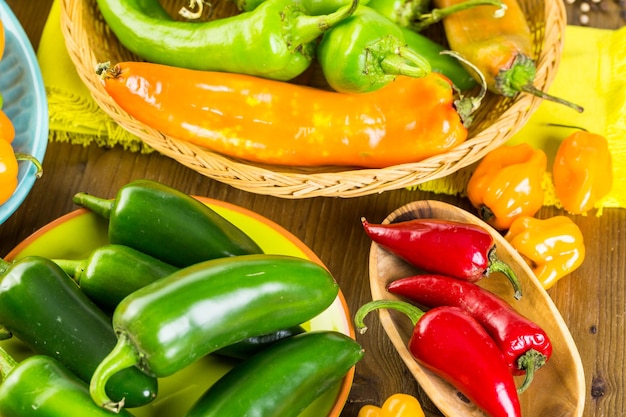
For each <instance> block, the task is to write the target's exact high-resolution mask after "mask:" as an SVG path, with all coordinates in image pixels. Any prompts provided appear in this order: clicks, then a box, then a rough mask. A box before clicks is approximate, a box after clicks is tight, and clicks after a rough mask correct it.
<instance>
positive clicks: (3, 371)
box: [0, 347, 18, 381]
mask: <svg viewBox="0 0 626 417" xmlns="http://www.w3.org/2000/svg"><path fill="white" fill-rule="evenodd" d="M17 365H18V364H17V361H16V360H15V359H13V357H11V355H9V353H8V352H7V351H6V350H4V349H3V348H1V347H0V375H1V376H2V380H3V381H4V380H5V379H6V377H7V376H8V375H9V374H10V373H11V371H12V370H13V368H15V367H16V366H17Z"/></svg>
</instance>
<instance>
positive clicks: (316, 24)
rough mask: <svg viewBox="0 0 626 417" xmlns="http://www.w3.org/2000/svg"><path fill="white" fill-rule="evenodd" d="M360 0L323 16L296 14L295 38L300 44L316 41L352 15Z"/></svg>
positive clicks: (354, 0)
mask: <svg viewBox="0 0 626 417" xmlns="http://www.w3.org/2000/svg"><path fill="white" fill-rule="evenodd" d="M358 5H359V0H352V3H351V4H349V5H347V6H343V7H340V8H339V9H337V11H335V12H333V13H329V14H327V15H323V16H310V15H307V14H300V15H298V16H296V18H295V19H294V22H293V23H294V24H293V33H294V38H296V39H298V40H299V41H298V42H297V43H298V44H305V43H309V42H312V41H314V40H315V39H317V38H318V37H319V36H320V35H321V34H322V33H324V32H326V31H327V30H329V29H330V28H332V27H333V26H335V25H336V24H337V23H339V22H341V21H342V20H344V19H346V18H348V17H350V16H352V14H353V13H354V12H355V10H356V9H357V6H358Z"/></svg>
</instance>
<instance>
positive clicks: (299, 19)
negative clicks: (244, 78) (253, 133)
mask: <svg viewBox="0 0 626 417" xmlns="http://www.w3.org/2000/svg"><path fill="white" fill-rule="evenodd" d="M353 1H354V5H348V6H345V7H342V8H340V9H338V10H333V12H332V13H330V14H327V15H324V16H309V15H307V14H305V10H304V9H303V8H302V7H301V6H300V4H299V3H298V2H293V1H291V0H267V1H265V2H263V4H261V5H260V6H259V7H257V8H256V9H254V10H253V11H250V12H244V13H240V14H237V15H233V16H229V17H223V18H220V19H214V20H211V21H207V22H202V23H194V22H181V21H177V20H174V19H172V18H170V17H169V16H168V15H167V13H166V12H165V10H162V9H163V8H162V6H161V5H160V3H159V1H158V0H98V6H99V7H100V11H101V12H102V15H103V17H104V19H105V21H106V22H107V24H108V25H109V27H110V28H111V30H112V31H113V33H115V35H116V36H117V38H118V39H119V40H120V42H121V43H122V45H124V46H125V47H126V48H127V49H129V50H130V51H131V52H133V53H135V54H136V55H138V56H140V57H141V58H143V59H144V60H147V61H150V62H155V63H159V64H165V65H172V66H177V67H184V68H190V69H198V70H205V71H222V72H234V73H240V74H249V75H255V76H260V77H265V78H271V79H275V80H281V81H286V80H290V79H292V78H294V77H296V76H298V75H299V74H301V73H302V72H304V70H306V69H307V68H308V67H309V66H310V64H311V62H312V60H313V58H314V57H315V42H316V40H317V38H318V37H319V36H321V34H322V33H323V32H324V31H326V30H328V29H329V28H330V27H332V26H333V25H335V24H336V23H338V22H340V21H341V20H342V19H344V18H346V17H348V16H349V15H350V14H352V12H353V11H354V7H355V6H356V3H357V0H353Z"/></svg>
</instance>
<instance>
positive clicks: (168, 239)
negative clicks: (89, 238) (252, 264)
mask: <svg viewBox="0 0 626 417" xmlns="http://www.w3.org/2000/svg"><path fill="white" fill-rule="evenodd" d="M74 203H75V204H77V205H79V206H82V207H85V208H87V209H90V210H91V211H93V212H94V213H96V214H98V215H100V216H102V217H104V218H107V219H109V227H108V236H109V242H110V243H113V244H119V245H126V246H129V247H132V248H134V249H136V250H138V251H140V252H143V253H145V254H148V255H150V256H153V257H155V258H157V259H160V260H161V261H163V262H165V263H168V264H170V265H174V266H177V267H186V266H189V265H192V264H195V263H198V262H202V261H206V260H208V259H214V258H221V257H227V256H238V255H247V254H252V253H262V252H263V251H262V249H261V248H260V247H259V246H258V245H257V244H256V242H254V240H252V239H251V238H250V237H249V236H248V235H247V234H246V233H244V232H243V231H242V230H241V229H239V228H238V227H236V226H235V225H234V224H232V223H231V222H229V221H228V220H227V219H225V218H224V217H222V216H220V215H219V214H218V213H216V212H215V211H214V210H212V209H211V208H209V207H208V206H207V205H206V204H203V203H201V202H200V201H198V200H196V199H195V198H193V197H191V196H189V195H187V194H185V193H182V192H180V191H178V190H175V189H173V188H171V187H168V186H166V185H164V184H161V183H158V182H156V181H151V180H135V181H133V182H130V183H128V184H126V185H125V186H123V187H122V188H120V189H119V191H118V193H117V195H116V197H115V199H114V200H107V199H103V198H99V197H95V196H92V195H89V194H86V193H77V194H76V195H75V196H74Z"/></svg>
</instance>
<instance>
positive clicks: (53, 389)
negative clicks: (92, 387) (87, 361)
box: [0, 348, 132, 417]
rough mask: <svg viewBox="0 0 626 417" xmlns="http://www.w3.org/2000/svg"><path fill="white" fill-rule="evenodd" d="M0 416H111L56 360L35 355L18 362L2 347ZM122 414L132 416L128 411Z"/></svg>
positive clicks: (0, 351) (82, 384)
mask: <svg viewBox="0 0 626 417" xmlns="http://www.w3.org/2000/svg"><path fill="white" fill-rule="evenodd" d="M0 374H1V375H2V383H1V384H0V416H4V417H16V416H19V417H111V416H112V415H113V414H112V413H111V412H109V411H107V410H104V409H102V408H100V407H98V406H97V405H96V404H95V403H94V402H93V400H92V399H91V397H90V396H89V389H88V388H87V384H86V383H85V382H84V381H81V380H80V379H78V378H77V377H76V375H74V374H73V373H72V372H71V371H70V370H68V369H67V368H66V367H65V366H63V365H62V364H61V363H60V362H58V361H57V360H56V359H54V358H52V357H50V356H45V355H35V356H31V357H29V358H26V359H24V360H23V361H22V362H20V363H17V362H16V361H15V360H14V359H13V358H12V357H11V356H10V355H8V353H7V352H6V351H5V350H4V349H2V348H0ZM119 415H120V416H122V417H132V414H130V413H129V412H128V411H126V410H121V412H120V414H119Z"/></svg>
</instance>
